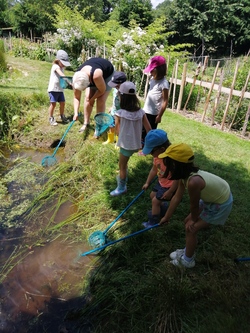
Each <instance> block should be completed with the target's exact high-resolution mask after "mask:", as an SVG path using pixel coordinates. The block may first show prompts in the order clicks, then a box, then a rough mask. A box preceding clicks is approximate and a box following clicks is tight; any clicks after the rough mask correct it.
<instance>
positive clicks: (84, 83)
mask: <svg viewBox="0 0 250 333" xmlns="http://www.w3.org/2000/svg"><path fill="white" fill-rule="evenodd" d="M89 83H90V82H89V76H88V75H87V74H86V73H84V72H82V71H78V72H76V73H75V74H74V76H73V88H74V89H76V90H81V91H83V90H85V89H86V88H87V87H88V86H89Z"/></svg>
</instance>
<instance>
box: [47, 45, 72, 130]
mask: <svg viewBox="0 0 250 333" xmlns="http://www.w3.org/2000/svg"><path fill="white" fill-rule="evenodd" d="M68 66H71V65H70V62H69V57H68V54H67V53H66V52H65V51H63V50H59V51H58V52H57V54H56V60H55V61H54V63H53V65H52V68H51V72H50V79H49V86H48V93H49V98H50V106H49V122H50V125H52V126H56V125H57V122H56V121H55V118H54V110H55V107H56V103H57V102H58V103H59V105H60V116H61V120H62V122H63V123H68V122H69V121H68V119H67V118H66V117H65V115H64V108H65V97H64V93H63V89H62V88H61V87H60V77H61V76H64V68H65V67H68Z"/></svg>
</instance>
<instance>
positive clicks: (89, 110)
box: [84, 88, 95, 124]
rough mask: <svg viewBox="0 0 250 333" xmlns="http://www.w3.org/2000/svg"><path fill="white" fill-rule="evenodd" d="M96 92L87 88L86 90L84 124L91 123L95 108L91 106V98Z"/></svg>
mask: <svg viewBox="0 0 250 333" xmlns="http://www.w3.org/2000/svg"><path fill="white" fill-rule="evenodd" d="M94 93H95V91H94V90H93V89H90V88H87V89H86V90H85V99H84V124H89V123H90V116H91V113H92V110H93V106H91V105H90V104H89V100H90V98H91V97H92V96H93V95H94Z"/></svg>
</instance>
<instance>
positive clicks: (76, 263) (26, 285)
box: [0, 238, 91, 333]
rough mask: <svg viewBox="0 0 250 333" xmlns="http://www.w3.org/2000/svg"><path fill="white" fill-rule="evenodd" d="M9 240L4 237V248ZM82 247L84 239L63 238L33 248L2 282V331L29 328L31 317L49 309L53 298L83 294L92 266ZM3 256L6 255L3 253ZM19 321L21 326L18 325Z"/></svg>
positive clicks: (58, 298)
mask: <svg viewBox="0 0 250 333" xmlns="http://www.w3.org/2000/svg"><path fill="white" fill-rule="evenodd" d="M6 241H7V240H6V239H3V240H2V241H1V249H2V251H3V250H4V244H3V243H4V242H6ZM13 242H14V241H13ZM13 245H14V244H13ZM9 246H10V244H8V247H9ZM85 248H86V247H85ZM82 251H84V246H83V244H82V243H79V244H77V243H71V242H69V241H66V240H63V239H62V238H58V239H56V240H54V241H53V242H51V243H49V244H46V245H45V246H43V247H37V248H34V250H31V251H30V252H29V255H28V256H27V257H26V258H25V259H24V260H23V261H22V262H21V263H19V264H17V265H16V266H15V267H14V268H13V269H12V271H11V272H10V273H9V274H8V276H7V277H6V279H5V280H4V282H3V284H2V286H1V318H0V320H1V321H0V332H6V333H7V332H8V333H11V332H27V331H26V330H27V328H28V327H27V318H28V319H29V320H31V319H32V318H35V317H37V316H42V315H43V314H45V313H48V305H49V303H50V302H51V301H58V302H59V303H64V302H67V301H68V300H70V299H75V298H78V297H79V296H80V295H81V294H82V285H83V279H84V278H85V275H86V272H87V271H88V270H89V268H90V267H91V259H90V257H89V258H88V257H87V258H82V257H80V254H81V252H82ZM1 257H2V259H4V258H3V257H4V256H3V255H2V256H1ZM2 264H3V263H2ZM52 311H53V310H52ZM24 318H25V322H23V321H24ZM17 323H19V324H18V330H16V328H15V325H16V324H17ZM21 329H22V330H21Z"/></svg>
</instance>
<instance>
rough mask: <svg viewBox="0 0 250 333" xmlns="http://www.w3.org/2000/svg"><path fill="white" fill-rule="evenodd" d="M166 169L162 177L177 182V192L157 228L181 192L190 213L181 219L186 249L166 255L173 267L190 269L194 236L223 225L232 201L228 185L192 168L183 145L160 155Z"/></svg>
mask: <svg viewBox="0 0 250 333" xmlns="http://www.w3.org/2000/svg"><path fill="white" fill-rule="evenodd" d="M158 157H159V158H163V161H164V164H165V165H166V174H165V175H164V176H165V177H168V174H169V173H171V178H170V179H176V180H178V188H177V191H176V193H175V195H174V196H173V198H172V199H171V201H170V204H169V207H168V210H167V212H166V214H165V216H164V217H163V218H162V219H161V221H160V224H165V223H168V222H169V220H170V218H171V216H172V215H173V213H174V211H175V209H176V207H177V206H178V204H179V203H180V201H181V199H182V197H183V194H184V192H185V189H186V190H187V191H188V195H189V199H190V213H189V215H188V216H187V217H186V218H185V220H184V223H185V231H186V246H185V248H184V249H178V250H176V251H174V252H172V253H171V254H170V258H171V259H172V260H171V263H172V264H173V265H175V266H184V267H187V268H192V267H194V266H195V259H194V255H195V249H196V246H197V233H198V232H199V231H200V230H202V229H207V228H209V226H210V225H223V224H224V223H225V222H226V219H227V218H228V215H229V214H230V212H231V210H232V205H233V197H232V193H231V190H230V187H229V185H228V183H227V182H226V181H225V180H224V179H222V178H220V177H218V176H216V175H214V174H212V173H209V172H206V171H203V170H200V169H199V168H198V167H196V166H195V165H194V163H193V162H194V152H193V150H192V149H191V147H190V146H188V145H187V144H185V143H180V144H174V145H170V146H169V147H168V148H167V149H166V151H165V152H164V153H163V154H160V155H159V156H158Z"/></svg>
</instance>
